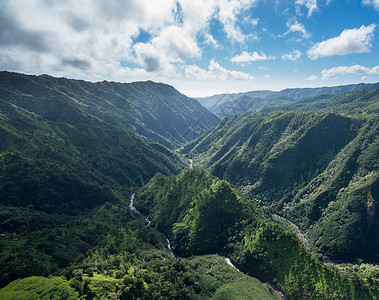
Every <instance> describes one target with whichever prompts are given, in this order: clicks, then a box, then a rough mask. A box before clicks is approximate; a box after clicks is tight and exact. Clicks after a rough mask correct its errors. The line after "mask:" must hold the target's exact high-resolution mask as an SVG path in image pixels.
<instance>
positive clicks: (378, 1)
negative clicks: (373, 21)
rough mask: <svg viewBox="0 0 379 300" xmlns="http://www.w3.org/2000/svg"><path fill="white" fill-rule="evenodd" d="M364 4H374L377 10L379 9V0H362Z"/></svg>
mask: <svg viewBox="0 0 379 300" xmlns="http://www.w3.org/2000/svg"><path fill="white" fill-rule="evenodd" d="M362 4H363V5H369V6H373V7H374V8H375V9H376V10H377V11H379V0H362Z"/></svg>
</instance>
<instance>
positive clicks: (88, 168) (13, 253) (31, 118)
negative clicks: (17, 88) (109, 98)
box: [0, 80, 188, 285]
mask: <svg viewBox="0 0 379 300" xmlns="http://www.w3.org/2000/svg"><path fill="white" fill-rule="evenodd" d="M27 81H28V80H27ZM16 83H20V81H18V80H15V81H14V82H13V84H14V85H16ZM32 86H33V87H35V86H34V85H32ZM9 89H11V88H10V87H9ZM39 92H40V93H42V94H44V93H45V92H46V89H45V88H41V89H39V88H36V91H35V93H36V94H37V93H39ZM3 96H4V94H2V98H1V99H0V140H1V143H0V234H1V239H0V270H1V271H0V284H1V285H4V284H6V283H8V282H9V281H11V280H14V279H17V278H22V277H25V276H30V275H36V276H41V275H45V276H47V275H49V274H51V273H53V272H54V271H56V270H58V269H61V268H63V267H65V266H68V265H69V264H71V263H72V262H73V261H74V260H75V259H76V258H77V257H78V256H80V255H83V254H85V252H86V251H87V250H89V249H91V248H92V247H94V246H95V245H96V244H97V243H98V238H99V237H100V236H101V235H102V234H104V230H103V229H102V228H104V224H101V225H99V224H98V225H97V226H98V227H97V228H95V229H93V228H91V230H84V231H82V232H80V233H79V232H76V233H73V231H74V230H78V227H79V228H81V226H78V224H77V223H78V222H79V223H80V222H81V221H82V220H83V219H85V218H88V217H89V216H90V215H92V214H94V213H95V212H96V211H97V210H99V209H101V207H103V206H104V205H105V204H106V203H112V204H113V205H119V204H120V203H123V201H125V199H128V198H129V194H130V192H131V191H132V190H133V189H136V188H137V187H140V186H142V185H144V184H145V183H147V182H148V181H149V179H150V178H151V177H153V176H154V175H155V174H156V173H157V172H160V173H162V174H165V175H174V174H178V173H180V172H182V170H183V169H185V168H187V167H188V164H187V161H186V160H184V159H183V158H182V157H180V156H178V155H177V154H176V153H174V152H172V151H171V150H168V149H167V148H165V147H164V146H162V145H161V144H158V143H152V142H148V141H147V140H145V139H141V138H140V137H137V136H135V135H133V134H131V133H129V132H128V131H126V130H123V129H120V128H116V127H115V128H110V127H109V128H108V127H107V126H100V125H101V124H100V123H101V122H100V123H99V121H98V120H97V119H96V118H94V117H92V116H89V115H87V114H85V113H83V112H82V111H80V110H79V109H76V108H75V107H74V106H73V105H71V104H66V103H64V102H62V101H61V100H57V101H53V102H52V103H51V102H50V100H46V99H42V98H33V97H31V96H29V95H25V96H22V97H18V96H17V95H16V96H15V97H14V98H11V99H4V98H7V97H3ZM8 96H9V95H8ZM9 97H10V96H9ZM29 101H30V102H29ZM38 103H39V105H38ZM59 103H60V104H62V105H60V104H59ZM17 104H20V106H19V105H17ZM34 104H36V105H34ZM64 108H67V109H64ZM53 112H54V114H53ZM120 220H121V218H120ZM62 228H64V229H65V230H63V232H62ZM73 228H76V229H73ZM81 229H82V228H81ZM94 231H95V232H94ZM70 235H72V237H68V236H70ZM31 260H32V261H31Z"/></svg>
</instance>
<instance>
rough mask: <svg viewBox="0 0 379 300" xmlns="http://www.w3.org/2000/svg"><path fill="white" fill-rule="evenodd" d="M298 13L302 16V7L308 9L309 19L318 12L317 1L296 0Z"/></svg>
mask: <svg viewBox="0 0 379 300" xmlns="http://www.w3.org/2000/svg"><path fill="white" fill-rule="evenodd" d="M295 5H296V11H297V13H298V14H301V10H300V7H301V6H305V7H306V8H307V9H308V18H309V17H310V16H311V15H312V14H313V12H315V11H317V9H318V7H317V0H296V2H295Z"/></svg>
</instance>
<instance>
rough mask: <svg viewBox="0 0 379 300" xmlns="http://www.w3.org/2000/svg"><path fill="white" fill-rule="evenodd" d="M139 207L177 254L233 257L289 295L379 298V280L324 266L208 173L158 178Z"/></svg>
mask: <svg viewBox="0 0 379 300" xmlns="http://www.w3.org/2000/svg"><path fill="white" fill-rule="evenodd" d="M136 205H139V208H140V209H145V213H149V218H150V219H151V220H152V222H151V225H150V226H153V227H154V228H157V229H160V230H163V231H164V232H165V234H166V235H167V236H168V237H169V238H170V240H171V242H172V247H173V249H174V251H176V254H179V255H185V256H190V255H194V254H201V253H214V252H218V253H223V254H224V255H230V257H231V259H232V260H233V261H234V262H235V263H236V264H237V266H238V268H239V269H240V270H241V271H243V272H247V273H248V274H250V275H251V276H255V277H257V278H258V279H260V280H261V281H269V282H272V283H274V284H275V285H276V286H278V287H279V288H280V289H281V290H282V291H283V293H284V294H285V295H286V297H288V299H325V298H329V299H360V298H367V299H374V298H375V297H377V296H378V293H377V291H376V288H377V286H378V282H377V281H376V280H375V279H372V280H371V279H368V277H364V279H363V278H354V281H352V280H351V279H350V278H349V277H348V276H346V275H342V274H340V273H339V272H338V271H337V269H336V268H334V267H332V266H325V265H323V264H322V263H320V262H319V261H318V260H317V259H316V258H315V257H314V256H313V255H312V254H311V253H309V252H308V251H307V250H306V249H305V248H304V246H303V244H302V243H301V242H300V241H299V240H298V238H297V237H296V235H295V234H294V233H292V232H288V231H286V230H284V229H283V228H282V227H280V226H279V225H276V224H274V222H273V220H272V219H271V217H270V216H269V215H268V214H267V213H265V212H264V211H263V210H262V209H261V208H260V207H259V206H258V205H257V204H256V203H255V201H254V200H250V201H248V200H247V199H246V198H245V197H243V196H241V195H239V193H238V192H237V191H236V190H234V189H233V188H232V187H231V186H230V185H229V184H228V183H227V182H225V181H223V180H220V179H217V178H215V177H213V176H211V175H209V174H208V173H206V172H205V171H202V170H198V169H193V170H190V171H187V172H186V173H184V174H180V175H177V176H175V177H171V178H168V177H164V176H159V175H158V176H155V177H154V178H153V179H152V180H151V181H150V182H149V184H148V185H146V186H145V187H144V188H143V189H141V191H140V192H138V193H137V195H136ZM203 208H207V209H205V210H203ZM226 232H227V234H225V235H224V233H226ZM221 293H223V294H224V293H225V294H224V295H227V294H228V292H227V290H224V288H222V289H220V290H219V291H218V292H217V293H216V295H220V296H221V295H222V294H221ZM229 295H230V294H229Z"/></svg>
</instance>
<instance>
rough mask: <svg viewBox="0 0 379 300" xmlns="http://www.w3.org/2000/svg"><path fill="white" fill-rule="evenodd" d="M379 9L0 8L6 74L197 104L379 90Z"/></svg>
mask: <svg viewBox="0 0 379 300" xmlns="http://www.w3.org/2000/svg"><path fill="white" fill-rule="evenodd" d="M378 23H379V0H355V1H353V0H282V1H279V0H241V1H236V0H125V1H116V0H108V1H100V0H67V1H47V0H28V1H23V0H0V28H1V29H0V69H1V70H8V71H17V72H23V73H27V74H51V75H53V76H64V77H69V78H76V79H84V80H90V81H102V80H114V81H120V82H131V81H140V80H154V81H159V82H164V83H168V84H172V85H174V86H175V87H176V88H177V89H178V90H179V91H181V92H183V93H184V94H186V95H188V96H192V97H197V96H207V95H212V94H215V93H224V92H238V91H251V90H261V89H271V90H280V89H284V88H287V87H316V86H333V85H340V84H350V83H358V82H378V81H379V27H378Z"/></svg>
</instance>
